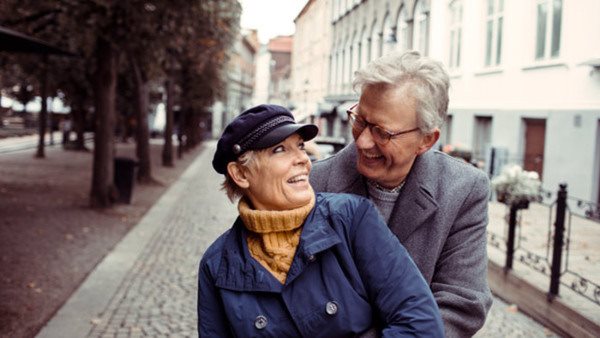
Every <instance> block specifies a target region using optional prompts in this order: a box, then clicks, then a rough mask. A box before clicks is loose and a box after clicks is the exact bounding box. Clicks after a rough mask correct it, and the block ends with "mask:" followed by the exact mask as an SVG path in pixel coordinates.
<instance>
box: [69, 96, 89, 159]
mask: <svg viewBox="0 0 600 338" xmlns="http://www.w3.org/2000/svg"><path fill="white" fill-rule="evenodd" d="M73 108H74V109H73V111H72V112H71V115H73V129H74V130H75V135H76V137H75V150H87V148H86V147H85V138H84V137H85V136H84V131H85V106H84V104H83V102H82V101H78V102H74V104H73Z"/></svg>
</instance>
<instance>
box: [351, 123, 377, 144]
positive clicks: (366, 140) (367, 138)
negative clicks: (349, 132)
mask: <svg viewBox="0 0 600 338" xmlns="http://www.w3.org/2000/svg"><path fill="white" fill-rule="evenodd" d="M354 143H355V144H356V147H357V148H359V149H369V148H373V147H374V146H375V141H374V140H373V134H371V128H369V127H366V128H365V129H363V131H362V132H361V133H360V134H359V135H358V137H356V138H355V140H354Z"/></svg>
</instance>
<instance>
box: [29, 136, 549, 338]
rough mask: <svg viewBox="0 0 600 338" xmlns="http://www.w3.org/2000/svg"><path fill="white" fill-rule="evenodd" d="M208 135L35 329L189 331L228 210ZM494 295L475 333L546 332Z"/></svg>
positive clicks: (48, 332)
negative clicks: (200, 276)
mask: <svg viewBox="0 0 600 338" xmlns="http://www.w3.org/2000/svg"><path fill="white" fill-rule="evenodd" d="M214 146H215V142H207V144H206V145H205V147H206V148H205V150H204V152H203V153H202V154H201V155H200V156H199V157H198V158H197V159H196V160H195V162H194V163H193V164H192V165H190V167H189V168H188V169H187V171H186V172H185V173H184V174H183V175H182V176H181V178H180V179H179V180H178V181H177V182H176V183H174V184H173V185H172V186H171V188H170V189H169V190H168V191H167V192H166V193H165V194H164V195H163V196H162V197H161V199H160V200H159V201H158V202H157V203H156V204H155V205H154V207H153V208H152V209H151V210H150V211H149V212H148V213H147V214H146V215H145V217H144V218H143V219H142V220H141V222H140V223H138V224H137V226H136V227H135V228H134V229H132V230H131V232H130V233H129V234H128V235H127V236H126V237H125V238H124V239H123V240H122V241H121V242H120V243H119V244H118V245H117V246H116V247H115V249H114V250H113V251H112V252H111V253H110V254H109V255H108V256H107V257H106V258H105V259H104V260H103V261H102V263H100V264H99V265H98V266H97V267H96V269H95V270H94V271H93V272H92V273H91V274H90V275H89V276H88V278H87V279H86V280H85V282H84V283H83V284H82V285H81V287H80V288H79V289H78V290H77V291H76V292H75V293H74V294H73V296H72V297H71V298H70V299H69V301H68V302H67V303H66V304H65V305H64V306H63V307H62V308H61V309H60V310H59V312H58V313H57V314H56V315H55V316H54V318H52V320H50V321H49V322H48V324H47V325H46V326H45V327H44V329H43V330H42V331H41V332H40V333H39V335H38V337H57V338H58V337H140V336H175V337H195V336H196V335H197V334H196V292H197V280H196V277H197V267H198V262H199V259H200V257H201V256H202V253H203V252H204V250H205V249H206V248H207V247H208V245H210V243H212V241H213V240H214V239H215V238H216V237H217V236H218V235H219V234H221V233H222V232H223V231H225V230H226V229H228V228H229V227H230V225H231V223H232V222H233V220H234V218H235V217H236V214H237V210H236V208H235V206H234V205H232V204H231V203H230V202H229V201H228V200H227V198H226V197H225V194H224V193H223V192H221V191H219V185H220V182H221V177H220V176H219V175H218V174H216V173H215V172H214V171H213V170H212V168H211V164H210V163H211V155H212V153H213V149H214ZM551 335H552V334H551V333H550V332H549V331H547V330H545V329H544V328H543V327H542V326H540V325H539V324H537V323H535V322H533V321H532V320H531V319H529V318H528V317H526V316H525V315H523V314H522V313H520V312H518V311H517V309H516V308H515V307H514V306H509V305H507V304H505V303H503V302H501V301H500V300H496V302H495V304H494V306H493V307H492V310H491V312H490V316H489V318H488V321H487V324H486V327H485V328H484V329H483V330H482V331H481V332H480V334H478V337H509V336H510V337H513V336H525V337H548V336H551Z"/></svg>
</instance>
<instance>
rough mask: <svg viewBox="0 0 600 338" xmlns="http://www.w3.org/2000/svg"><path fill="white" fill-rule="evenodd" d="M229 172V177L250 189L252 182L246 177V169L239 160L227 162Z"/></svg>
mask: <svg viewBox="0 0 600 338" xmlns="http://www.w3.org/2000/svg"><path fill="white" fill-rule="evenodd" d="M227 173H229V177H231V179H232V180H233V181H234V182H235V184H237V185H238V187H240V188H242V189H248V187H249V186H250V182H248V179H247V178H246V171H245V170H244V167H243V166H242V165H241V164H239V163H237V162H229V163H228V164H227Z"/></svg>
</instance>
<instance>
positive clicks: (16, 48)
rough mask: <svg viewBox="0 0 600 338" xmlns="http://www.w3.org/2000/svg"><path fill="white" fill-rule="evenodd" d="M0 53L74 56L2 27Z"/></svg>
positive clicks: (44, 42)
mask: <svg viewBox="0 0 600 338" xmlns="http://www.w3.org/2000/svg"><path fill="white" fill-rule="evenodd" d="M0 51H1V52H15V53H16V52H20V53H35V54H59V55H68V56H74V54H72V53H70V52H68V51H65V50H62V49H60V48H58V47H55V46H53V45H51V44H49V43H48V42H46V41H43V40H40V39H36V38H34V37H31V36H27V35H25V34H22V33H19V32H17V31H13V30H11V29H8V28H4V27H0Z"/></svg>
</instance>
